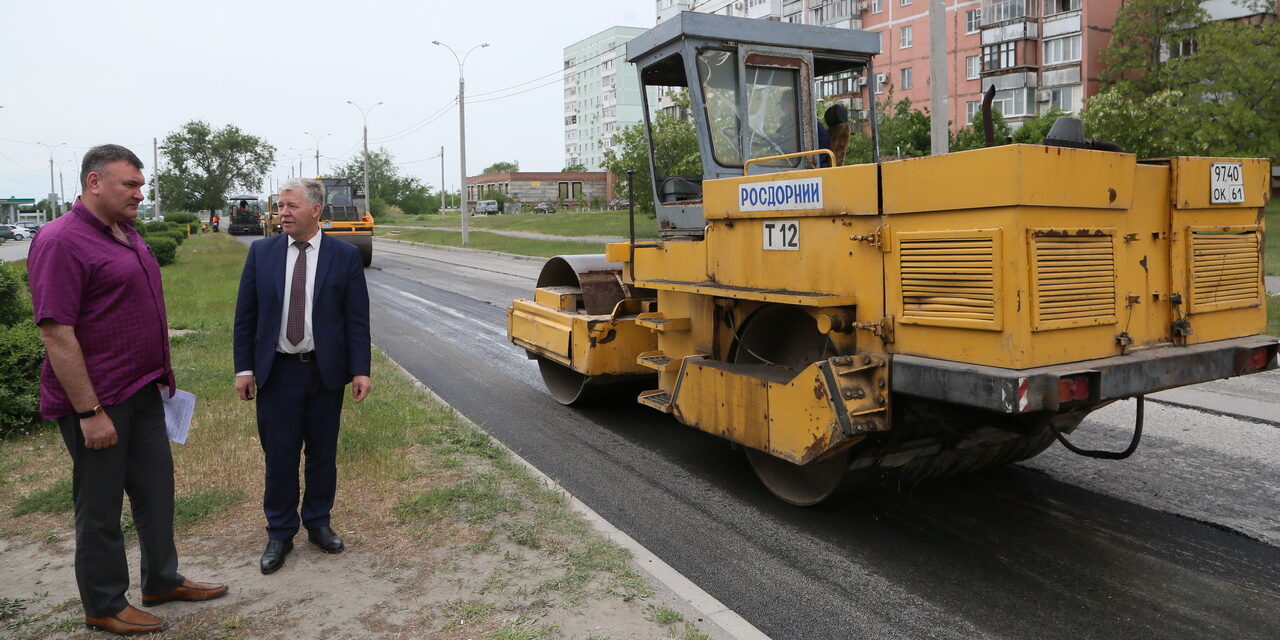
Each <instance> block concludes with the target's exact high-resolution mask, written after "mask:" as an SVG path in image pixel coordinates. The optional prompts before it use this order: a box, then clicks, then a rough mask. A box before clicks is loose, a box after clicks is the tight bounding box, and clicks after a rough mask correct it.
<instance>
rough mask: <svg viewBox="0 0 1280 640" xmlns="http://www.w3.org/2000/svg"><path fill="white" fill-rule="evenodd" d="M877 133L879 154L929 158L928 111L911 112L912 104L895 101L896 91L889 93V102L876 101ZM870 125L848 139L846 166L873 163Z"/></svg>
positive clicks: (862, 127) (864, 126)
mask: <svg viewBox="0 0 1280 640" xmlns="http://www.w3.org/2000/svg"><path fill="white" fill-rule="evenodd" d="M875 117H876V132H877V134H879V136H880V154H881V155H882V156H897V157H901V158H914V157H917V156H927V155H929V153H930V152H931V149H932V144H931V139H932V138H931V137H930V133H929V112H928V110H923V111H917V110H915V109H912V108H911V100H910V99H908V98H903V99H901V100H898V101H896V102H895V101H894V99H893V90H892V89H890V90H889V95H888V98H886V99H885V100H877V101H876V116H875ZM872 157H873V154H872V149H871V123H870V122H866V123H862V124H861V126H860V127H857V128H855V129H854V131H853V133H852V135H850V136H849V148H848V150H847V151H846V152H845V164H860V163H866V162H871V160H872Z"/></svg>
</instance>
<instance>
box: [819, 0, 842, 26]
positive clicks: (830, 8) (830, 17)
mask: <svg viewBox="0 0 1280 640" xmlns="http://www.w3.org/2000/svg"><path fill="white" fill-rule="evenodd" d="M852 4H853V1H852V0H826V1H825V2H822V3H821V4H818V5H817V6H813V7H811V8H810V9H809V15H810V16H812V24H817V25H822V24H828V23H830V22H832V21H835V20H840V19H842V18H848V17H849V15H850V11H851V10H852Z"/></svg>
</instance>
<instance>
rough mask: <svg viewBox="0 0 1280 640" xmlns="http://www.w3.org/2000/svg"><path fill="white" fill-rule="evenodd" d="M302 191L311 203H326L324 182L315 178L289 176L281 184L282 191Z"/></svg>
mask: <svg viewBox="0 0 1280 640" xmlns="http://www.w3.org/2000/svg"><path fill="white" fill-rule="evenodd" d="M286 191H301V192H302V194H303V195H305V196H306V197H307V201H308V202H310V203H311V204H324V183H323V182H320V181H319V180H316V179H315V178H289V179H288V180H285V181H284V182H283V183H281V184H280V193H284V192H286Z"/></svg>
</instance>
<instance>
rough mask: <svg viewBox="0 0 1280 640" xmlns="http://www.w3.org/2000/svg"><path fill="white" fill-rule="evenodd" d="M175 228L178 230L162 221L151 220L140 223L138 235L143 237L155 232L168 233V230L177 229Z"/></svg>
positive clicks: (169, 223) (172, 224)
mask: <svg viewBox="0 0 1280 640" xmlns="http://www.w3.org/2000/svg"><path fill="white" fill-rule="evenodd" d="M177 228H179V227H178V225H176V224H174V223H172V222H165V221H163V220H152V221H151V222H144V223H142V225H141V226H139V227H138V233H141V234H144V235H145V234H148V233H155V232H156V231H168V230H169V229H177Z"/></svg>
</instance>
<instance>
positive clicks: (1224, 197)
mask: <svg viewBox="0 0 1280 640" xmlns="http://www.w3.org/2000/svg"><path fill="white" fill-rule="evenodd" d="M1241 202H1244V172H1243V164H1242V163H1239V162H1215V163H1213V164H1212V165H1210V168H1209V203H1210V204H1238V203H1241Z"/></svg>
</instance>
